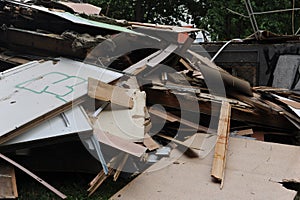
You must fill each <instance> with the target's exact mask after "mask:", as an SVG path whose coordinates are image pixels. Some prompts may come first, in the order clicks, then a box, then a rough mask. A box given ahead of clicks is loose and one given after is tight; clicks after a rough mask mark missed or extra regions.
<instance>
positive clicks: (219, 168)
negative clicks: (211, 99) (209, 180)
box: [211, 102, 231, 189]
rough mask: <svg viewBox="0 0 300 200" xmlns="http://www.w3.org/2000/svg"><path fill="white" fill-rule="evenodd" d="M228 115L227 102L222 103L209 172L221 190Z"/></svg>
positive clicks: (227, 134) (227, 133) (228, 128)
mask: <svg viewBox="0 0 300 200" xmlns="http://www.w3.org/2000/svg"><path fill="white" fill-rule="evenodd" d="M230 113H231V106H230V104H229V103H228V102H222V107H221V111H220V117H219V125H218V138H217V143H216V147H215V153H214V159H213V165H212V171H211V176H212V177H213V178H214V179H216V180H217V181H220V182H221V186H220V188H221V189H222V188H223V183H224V175H225V165H226V154H227V149H228V139H229V130H230Z"/></svg>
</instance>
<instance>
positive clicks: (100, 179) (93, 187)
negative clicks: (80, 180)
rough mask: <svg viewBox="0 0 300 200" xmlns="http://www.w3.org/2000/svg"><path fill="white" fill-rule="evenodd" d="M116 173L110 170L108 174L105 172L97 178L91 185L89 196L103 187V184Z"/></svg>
mask: <svg viewBox="0 0 300 200" xmlns="http://www.w3.org/2000/svg"><path fill="white" fill-rule="evenodd" d="M113 172H114V170H113V169H112V168H110V167H109V168H108V174H107V175H106V174H105V173H104V171H103V170H101V172H100V173H99V174H98V175H97V176H96V177H95V179H94V180H93V182H92V183H91V186H90V188H89V189H88V190H87V191H88V192H89V194H88V196H89V197H90V196H91V195H92V194H94V192H96V190H97V189H98V188H99V187H100V186H101V184H102V183H103V182H104V181H105V180H106V179H107V178H108V177H109V176H110V175H111V174H112V173H113Z"/></svg>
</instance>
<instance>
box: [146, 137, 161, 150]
mask: <svg viewBox="0 0 300 200" xmlns="http://www.w3.org/2000/svg"><path fill="white" fill-rule="evenodd" d="M144 145H145V146H146V147H147V149H149V151H153V150H155V149H158V148H160V145H159V144H157V142H155V140H153V139H152V137H151V136H150V135H149V134H148V133H146V134H145V137H144Z"/></svg>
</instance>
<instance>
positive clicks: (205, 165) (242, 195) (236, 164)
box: [111, 135, 300, 200]
mask: <svg viewBox="0 0 300 200" xmlns="http://www.w3.org/2000/svg"><path fill="white" fill-rule="evenodd" d="M199 137H201V138H202V139H203V137H204V136H203V135H199ZM197 140H198V141H199V138H198V139H197ZM200 143H201V142H200ZM299 155H300V147H298V146H288V145H281V144H275V143H266V142H260V141H253V140H245V139H240V138H230V139H229V150H228V160H227V166H226V169H225V170H226V171H225V174H226V175H225V180H224V187H223V189H222V190H220V185H219V184H218V183H214V182H212V180H211V177H210V172H211V164H212V160H213V151H212V152H211V153H210V154H209V155H208V156H207V157H206V158H204V159H202V160H201V159H199V158H188V157H187V156H185V155H183V156H181V152H180V151H178V150H173V151H172V154H171V156H170V158H164V159H162V160H161V161H159V162H158V163H156V164H154V165H153V166H151V167H150V168H149V169H148V170H147V171H146V172H145V173H143V174H141V175H140V176H138V177H137V178H136V179H134V180H133V181H132V182H131V183H129V184H128V185H127V186H125V187H124V188H123V189H121V190H120V191H119V192H117V193H116V194H115V195H114V196H113V197H111V199H123V200H124V199H139V200H141V199H201V200H202V199H207V200H214V199H215V200H219V199H253V200H265V199H276V200H280V199H282V200H288V199H290V200H292V199H293V198H294V197H295V195H296V191H292V190H288V189H286V188H284V187H283V186H282V185H281V184H280V183H278V182H279V181H282V180H283V179H296V180H298V179H299V177H300V170H299V169H300V156H299ZM179 156H181V157H180V158H179V159H178V157H179ZM175 160H177V161H176V164H175V163H174V161H175ZM298 181H299V180H298Z"/></svg>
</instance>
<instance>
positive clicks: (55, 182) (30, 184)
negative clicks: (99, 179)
mask: <svg viewBox="0 0 300 200" xmlns="http://www.w3.org/2000/svg"><path fill="white" fill-rule="evenodd" d="M37 175H38V176H40V177H41V178H42V179H43V180H44V181H47V182H48V183H49V184H51V185H52V186H53V187H55V188H56V189H58V190H59V191H60V192H62V193H64V194H65V195H67V196H68V198H67V199H70V200H85V199H86V200H96V199H97V200H105V199H109V197H111V196H112V195H113V194H115V193H116V192H117V191H119V190H120V189H121V188H122V187H124V186H125V185H126V184H127V183H128V182H129V181H130V180H129V179H125V178H121V177H120V178H119V179H118V180H117V181H116V182H114V181H113V180H112V177H109V178H108V179H107V180H106V181H105V182H104V183H103V184H102V185H101V186H100V187H99V188H98V190H97V191H96V192H95V193H94V194H93V195H92V196H91V197H88V193H87V191H86V190H87V189H88V183H89V182H90V181H91V180H92V179H93V178H94V176H95V175H88V174H79V173H39V174H37ZM16 176H17V187H18V193H19V198H18V199H20V200H56V199H60V198H59V197H58V196H56V195H55V194H54V193H52V192H51V191H50V190H48V189H47V188H46V187H44V186H43V185H42V184H40V183H38V182H37V181H36V180H34V179H33V178H31V177H29V176H27V175H26V174H22V173H21V172H17V174H16Z"/></svg>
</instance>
